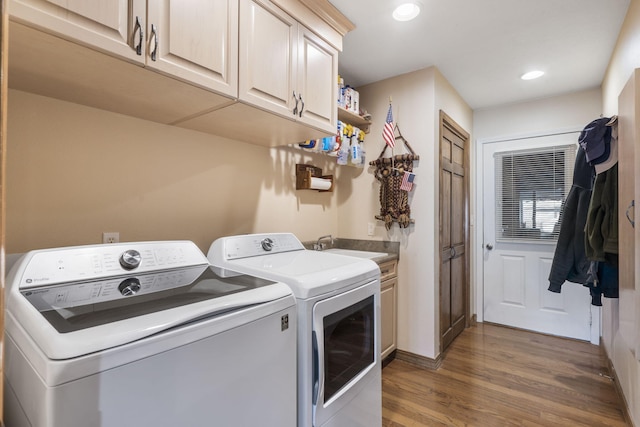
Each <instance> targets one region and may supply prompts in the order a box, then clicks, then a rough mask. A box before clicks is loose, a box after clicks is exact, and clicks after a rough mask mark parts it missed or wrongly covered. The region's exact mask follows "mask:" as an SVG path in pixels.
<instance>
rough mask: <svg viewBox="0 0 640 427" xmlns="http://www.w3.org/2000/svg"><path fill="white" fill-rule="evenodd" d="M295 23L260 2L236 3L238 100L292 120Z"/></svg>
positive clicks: (273, 7)
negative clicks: (238, 41)
mask: <svg viewBox="0 0 640 427" xmlns="http://www.w3.org/2000/svg"><path fill="white" fill-rule="evenodd" d="M296 43H297V23H296V21H295V20H294V19H293V18H291V17H290V16H289V15H287V14H286V13H284V12H283V11H282V10H280V9H279V8H277V7H276V6H274V5H272V4H271V3H269V2H266V1H263V0H241V1H240V60H239V63H240V65H239V67H240V68H239V75H240V78H239V82H238V85H239V93H238V97H239V98H240V99H241V100H243V101H246V102H248V103H250V104H252V105H255V106H258V107H260V108H263V109H266V110H267V111H271V112H274V113H277V114H279V115H281V116H283V117H287V118H291V119H292V120H293V118H294V116H293V110H294V107H295V101H294V98H293V95H294V91H295V87H296V86H295V76H296V72H297V70H296V64H297V62H296V52H297V46H296Z"/></svg>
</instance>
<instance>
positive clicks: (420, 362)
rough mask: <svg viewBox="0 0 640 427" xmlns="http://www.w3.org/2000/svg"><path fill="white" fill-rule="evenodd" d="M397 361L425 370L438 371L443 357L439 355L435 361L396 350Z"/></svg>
mask: <svg viewBox="0 0 640 427" xmlns="http://www.w3.org/2000/svg"><path fill="white" fill-rule="evenodd" d="M396 359H398V360H402V361H403V362H407V363H410V364H411V365H414V366H418V367H420V368H424V369H431V370H436V369H438V368H439V367H440V365H441V364H442V355H441V354H439V355H438V357H436V358H435V359H431V358H429V357H425V356H420V355H419V354H415V353H411V352H409V351H404V350H396Z"/></svg>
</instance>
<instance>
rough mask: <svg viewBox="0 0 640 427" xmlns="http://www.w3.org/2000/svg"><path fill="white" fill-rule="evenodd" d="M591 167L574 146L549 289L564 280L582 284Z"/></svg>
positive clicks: (558, 287)
mask: <svg viewBox="0 0 640 427" xmlns="http://www.w3.org/2000/svg"><path fill="white" fill-rule="evenodd" d="M594 177H595V170H594V168H593V166H591V165H590V164H589V163H588V162H587V159H586V156H585V151H584V149H583V148H582V146H580V147H578V153H577V155H576V162H575V166H574V170H573V185H572V186H571V189H570V190H569V194H568V195H567V198H566V200H565V201H564V204H563V206H562V210H561V213H560V219H559V222H560V232H559V234H558V243H557V245H556V250H555V253H554V256H553V263H552V264H551V271H550V272H549V290H550V291H551V292H556V293H558V292H560V290H561V288H562V284H563V283H564V282H565V281H569V282H574V283H580V284H584V283H585V282H586V280H587V274H588V271H589V260H588V259H587V256H586V253H585V244H584V240H585V232H584V227H585V224H586V222H587V213H588V210H589V202H590V201H591V190H592V188H593V179H594Z"/></svg>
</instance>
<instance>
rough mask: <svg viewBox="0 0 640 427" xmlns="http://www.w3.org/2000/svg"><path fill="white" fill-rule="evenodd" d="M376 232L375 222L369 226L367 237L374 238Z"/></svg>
mask: <svg viewBox="0 0 640 427" xmlns="http://www.w3.org/2000/svg"><path fill="white" fill-rule="evenodd" d="M375 231H376V225H375V224H374V223H373V222H370V223H368V224H367V235H368V236H373V234H374V233H375Z"/></svg>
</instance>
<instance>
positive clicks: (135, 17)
mask: <svg viewBox="0 0 640 427" xmlns="http://www.w3.org/2000/svg"><path fill="white" fill-rule="evenodd" d="M145 9H146V7H145V1H144V0H101V1H99V2H95V1H86V0H48V1H46V0H12V1H11V2H10V4H9V12H10V16H11V19H12V20H15V21H18V22H22V23H25V24H27V25H29V26H33V27H37V28H41V29H43V30H45V31H47V32H49V33H52V34H55V35H58V36H60V37H63V38H66V39H68V40H72V41H74V42H77V43H80V44H84V45H86V46H90V47H92V48H95V49H97V50H101V51H104V52H107V53H111V54H115V55H117V56H120V57H122V58H125V59H127V60H130V61H134V62H138V63H143V62H144V56H143V55H144V42H143V41H142V40H143V36H144V35H143V34H142V32H143V28H144V17H145ZM138 46H139V47H140V49H139V53H138V52H137V50H136V49H134V47H138Z"/></svg>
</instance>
